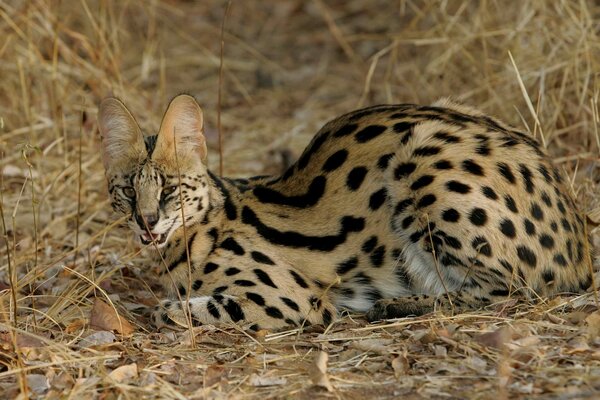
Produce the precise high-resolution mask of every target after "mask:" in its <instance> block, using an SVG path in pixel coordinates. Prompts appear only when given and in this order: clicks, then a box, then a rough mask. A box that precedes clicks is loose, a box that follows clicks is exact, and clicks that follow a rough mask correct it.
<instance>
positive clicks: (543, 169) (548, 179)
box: [538, 164, 552, 183]
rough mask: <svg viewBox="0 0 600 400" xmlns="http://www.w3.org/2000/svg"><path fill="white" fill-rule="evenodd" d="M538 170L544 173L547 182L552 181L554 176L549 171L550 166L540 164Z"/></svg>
mask: <svg viewBox="0 0 600 400" xmlns="http://www.w3.org/2000/svg"><path fill="white" fill-rule="evenodd" d="M538 171H540V174H542V176H543V177H544V180H545V181H546V183H552V176H551V175H550V173H549V172H548V168H546V166H545V165H544V164H540V165H539V166H538Z"/></svg>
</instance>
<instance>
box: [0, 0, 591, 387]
mask: <svg viewBox="0 0 600 400" xmlns="http://www.w3.org/2000/svg"><path fill="white" fill-rule="evenodd" d="M227 9H228V12H226V10H227ZM226 14H227V16H226V18H225V15H226ZM223 25H224V29H223ZM599 35H600V3H598V2H596V1H586V0H557V1H543V0H523V1H518V2H517V1H501V0H480V1H470V0H437V1H434V0H395V1H390V0H380V1H377V0H372V1H366V0H363V1H361V0H347V1H343V0H310V1H309V0H307V1H302V0H278V1H260V0H244V1H232V2H231V4H230V6H229V8H228V2H227V1H216V0H202V1H191V0H188V1H185V0H164V1H157V0H144V1H142V0H139V1H138V0H132V1H114V0H97V1H96V0H80V1H76V0H33V1H26V0H22V1H19V0H8V1H7V0H0V193H1V197H0V200H1V201H0V204H1V210H0V214H1V215H2V217H3V218H2V221H0V222H1V224H2V225H1V226H0V398H21V399H25V398H49V399H59V398H61V399H63V398H64V399H67V398H69V399H80V398H98V399H113V398H114V399H117V398H119V399H131V398H168V399H171V398H173V399H184V398H192V399H196V398H211V399H213V398H215V399H221V398H234V399H238V398H242V399H251V398H256V399H266V398H286V399H287V398H300V399H304V398H306V399H312V398H343V399H363V398H365V397H370V398H400V397H402V398H406V399H413V398H415V399H416V398H426V399H429V398H445V399H446V398H450V399H452V398H456V399H462V398H473V399H489V398H492V397H495V398H498V399H509V398H510V399H512V398H542V399H581V398H590V399H591V398H600V309H599V307H598V299H597V297H596V296H595V294H594V293H588V294H584V295H579V296H570V297H566V296H564V297H559V298H555V299H551V300H549V301H541V302H539V303H537V304H517V303H516V302H513V303H510V302H509V303H507V304H503V305H502V306H498V307H491V308H489V309H486V310H482V311H478V312H473V313H468V314H460V315H443V314H440V313H436V314H432V315H426V316H423V317H419V318H407V319H400V320H395V321H388V322H386V323H379V324H368V323H367V322H366V321H365V320H364V319H363V318H362V316H361V315H349V314H347V313H345V314H344V315H342V317H341V318H340V319H339V320H337V321H336V322H334V323H333V324H332V325H331V326H328V327H326V328H311V329H309V330H304V331H298V330H293V331H289V332H266V331H261V332H259V333H258V334H256V335H254V334H249V333H248V332H244V331H242V330H240V329H237V328H235V327H230V328H227V329H220V328H215V327H211V326H204V327H200V328H194V329H193V330H190V331H185V332H179V333H175V332H156V331H155V330H154V329H152V327H151V326H150V325H149V323H148V320H147V319H146V318H145V317H144V316H143V315H142V312H141V310H140V305H152V304H154V303H155V302H156V298H157V297H160V293H161V292H160V288H159V287H157V285H156V283H155V282H156V274H157V268H158V267H153V266H151V265H150V264H149V263H148V262H147V259H146V258H145V256H144V255H143V254H142V253H141V252H140V247H139V245H138V244H136V243H135V241H134V240H133V237H132V236H131V234H130V233H129V231H128V230H127V229H126V228H125V227H123V226H121V224H120V222H119V221H117V220H116V218H115V217H114V215H113V214H112V212H111V210H110V209H109V208H110V207H109V203H108V196H107V190H106V185H105V178H104V172H103V168H102V162H101V160H100V155H99V135H98V131H97V124H96V111H97V105H98V103H99V102H100V100H101V99H102V98H103V97H105V96H107V95H116V96H118V97H120V98H121V99H122V100H123V101H124V102H125V103H126V104H127V105H128V107H129V108H130V109H131V110H132V112H133V113H134V114H135V115H136V116H137V119H138V121H139V122H140V124H141V125H142V127H143V128H144V129H145V130H146V131H147V132H152V131H155V130H156V129H157V127H158V124H159V122H160V119H161V117H162V113H163V111H164V109H165V107H166V105H167V104H168V102H169V100H170V99H171V98H172V97H173V96H175V95H176V94H179V93H184V92H185V93H189V94H192V95H194V96H195V97H196V99H197V100H198V102H199V103H200V105H201V106H202V107H203V109H204V115H205V123H206V135H207V138H208V141H209V148H210V154H209V165H210V167H211V168H212V169H213V170H214V171H216V172H219V169H220V167H219V160H220V157H219V149H218V147H219V146H218V143H219V129H218V127H219V117H220V125H221V135H222V136H221V137H222V141H223V148H222V160H223V173H224V174H225V175H230V176H236V177H237V176H248V175H256V174H265V173H279V172H281V171H282V170H283V169H284V168H285V167H286V166H287V165H289V163H291V162H293V161H294V160H295V159H296V157H298V155H299V154H300V152H301V151H302V149H303V148H304V146H305V145H306V144H307V143H308V142H309V140H310V139H311V137H312V135H313V134H314V133H315V132H316V131H317V130H318V128H319V127H320V126H321V125H323V124H324V123H325V122H326V121H327V120H329V119H331V118H333V117H335V116H337V115H339V114H342V113H344V112H347V111H350V110H352V109H356V108H359V107H362V106H367V105H373V104H378V103H402V102H409V103H423V104H427V103H431V102H432V101H434V100H436V99H438V98H440V97H446V96H451V97H454V98H456V99H458V100H460V101H462V102H465V103H467V104H469V105H472V106H475V107H477V108H479V109H481V110H483V111H485V112H487V113H489V114H492V115H495V116H497V117H500V118H501V119H503V120H505V121H506V122H508V123H511V124H513V125H515V126H517V127H519V128H521V129H523V130H525V131H528V132H530V134H531V135H533V136H535V137H537V138H538V139H539V140H540V141H542V142H543V143H544V144H545V146H547V148H548V150H549V152H550V153H551V154H552V155H553V156H555V162H556V164H557V165H558V166H559V167H560V168H562V169H563V170H564V171H566V173H567V174H568V176H569V177H570V179H571V182H572V190H573V191H574V193H575V194H576V196H577V198H578V200H579V204H580V206H581V208H582V210H584V211H585V212H586V213H587V215H588V227H589V230H590V234H591V235H592V237H593V242H594V246H595V247H596V249H598V248H600V235H599V234H598V231H597V229H596V226H597V224H598V223H599V222H600V201H599V200H598V196H597V193H598V192H599V181H600V174H599V172H598V169H597V168H596V166H597V160H598V150H599V147H600V146H599V144H600V133H599V130H600V118H599V110H600V109H599V107H598V98H599V95H600V37H599ZM221 43H223V44H224V46H223V48H221ZM221 53H222V56H221ZM221 64H222V68H221V67H220V65H221ZM596 283H599V280H596ZM116 312H117V313H118V315H120V316H121V318H120V319H119V318H117V314H115V313H116Z"/></svg>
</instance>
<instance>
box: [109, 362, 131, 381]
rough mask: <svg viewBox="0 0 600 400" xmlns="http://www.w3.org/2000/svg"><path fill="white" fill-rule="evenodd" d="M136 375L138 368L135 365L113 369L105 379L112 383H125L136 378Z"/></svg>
mask: <svg viewBox="0 0 600 400" xmlns="http://www.w3.org/2000/svg"><path fill="white" fill-rule="evenodd" d="M137 375H138V367H137V364H136V363H133V364H127V365H121V366H120V367H118V368H116V369H114V370H113V371H112V372H111V373H110V374H108V376H107V379H109V380H112V381H113V382H118V383H121V382H126V381H129V380H131V379H132V378H135V377H137Z"/></svg>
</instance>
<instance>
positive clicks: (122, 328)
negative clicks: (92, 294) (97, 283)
mask: <svg viewBox="0 0 600 400" xmlns="http://www.w3.org/2000/svg"><path fill="white" fill-rule="evenodd" d="M90 326H91V327H93V328H96V329H100V330H105V331H115V332H118V333H121V334H123V335H125V336H129V335H131V334H132V333H133V331H134V328H133V325H131V324H130V323H129V321H127V320H126V319H125V318H123V317H121V316H120V315H119V314H117V313H116V312H115V310H114V309H113V308H112V307H111V306H109V305H108V304H106V303H105V302H104V301H102V300H100V299H99V298H96V299H94V305H93V306H92V311H91V313H90Z"/></svg>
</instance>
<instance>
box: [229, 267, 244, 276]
mask: <svg viewBox="0 0 600 400" xmlns="http://www.w3.org/2000/svg"><path fill="white" fill-rule="evenodd" d="M240 272H242V271H241V270H240V269H239V268H236V267H229V268H227V269H226V270H225V275H227V276H233V275H237V274H239V273H240Z"/></svg>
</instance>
